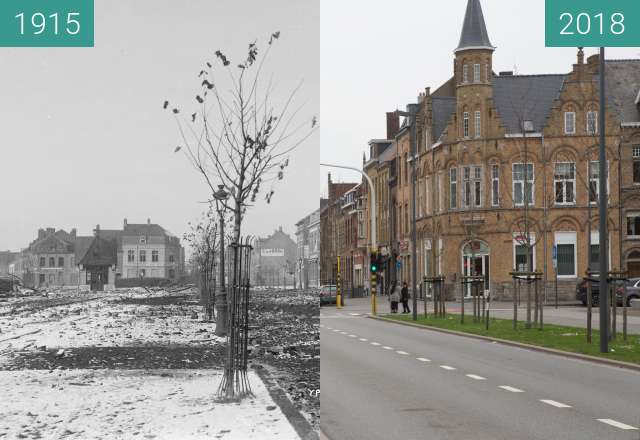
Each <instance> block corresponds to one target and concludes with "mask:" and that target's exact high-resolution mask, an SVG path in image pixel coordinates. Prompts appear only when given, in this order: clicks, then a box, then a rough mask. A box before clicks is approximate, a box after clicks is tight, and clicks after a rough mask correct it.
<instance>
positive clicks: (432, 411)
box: [320, 308, 640, 440]
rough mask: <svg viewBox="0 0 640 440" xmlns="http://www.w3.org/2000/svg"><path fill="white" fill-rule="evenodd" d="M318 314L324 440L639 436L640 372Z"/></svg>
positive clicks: (348, 314) (329, 311)
mask: <svg viewBox="0 0 640 440" xmlns="http://www.w3.org/2000/svg"><path fill="white" fill-rule="evenodd" d="M356 313H358V312H356V311H354V310H353V309H350V308H345V309H343V311H336V310H335V309H334V308H323V309H322V312H321V353H322V366H321V378H320V380H321V383H322V394H321V410H320V411H321V428H322V431H323V433H324V435H325V436H326V438H328V439H329V440H360V439H362V440H377V439H380V440H390V439H392V440H395V439H402V440H414V439H415V440H418V439H421V440H422V439H430V440H438V439H451V440H465V439H473V440H483V439H487V440H499V439H505V440H507V439H508V440H528V439H536V440H538V439H539V440H543V439H544V440H549V439H553V440H563V439H572V440H573V439H576V440H578V439H579V440H588V439H594V440H595V439H597V440H603V439H607V440H608V439H628V440H639V439H640V430H638V427H640V373H638V372H634V371H630V370H624V369H618V368H614V367H609V366H605V365H599V364H592V363H589V362H584V361H579V360H573V359H567V358H563V357H559V356H555V355H549V354H545V353H540V352H534V351H529V350H525V349H521V348H516V347H509V346H505V345H500V344H495V343H490V342H484V341H479V340H475V339H470V338H465V337H461V336H454V335H446V334H442V333H438V332H432V331H427V330H422V329H416V328H411V327H407V326H401V325H397V324H392V323H386V322H380V321H375V320H372V319H369V318H366V317H365V316H364V315H361V314H358V315H355V314H356Z"/></svg>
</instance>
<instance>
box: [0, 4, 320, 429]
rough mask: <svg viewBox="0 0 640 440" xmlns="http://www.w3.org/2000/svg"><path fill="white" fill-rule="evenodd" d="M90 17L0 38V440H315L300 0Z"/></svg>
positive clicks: (307, 112) (312, 109) (312, 248)
mask: <svg viewBox="0 0 640 440" xmlns="http://www.w3.org/2000/svg"><path fill="white" fill-rule="evenodd" d="M62 3H63V2H61V4H62ZM92 3H93V2H92ZM24 4H25V5H26V3H24ZM39 14H40V13H35V14H33V16H32V17H31V19H30V20H27V24H28V25H30V24H33V26H40V25H41V23H40V18H39V17H40V15H42V16H44V17H45V18H46V20H47V21H46V25H47V26H53V24H51V20H53V19H54V18H55V19H57V16H55V14H52V15H48V13H44V14H40V15H39ZM70 16H72V17H75V18H74V20H75V19H77V20H78V21H79V22H80V23H81V25H82V26H85V25H86V22H83V21H82V20H83V19H86V18H87V17H83V16H81V15H77V16H73V15H70ZM11 18H13V17H11ZM93 18H94V20H95V22H94V27H95V36H94V45H93V47H2V48H0V64H2V66H3V68H2V73H1V78H2V81H0V94H1V95H2V96H3V101H4V103H5V105H3V108H2V109H1V110H0V118H1V119H2V121H3V122H2V132H3V138H4V139H3V145H2V147H1V149H0V151H1V153H0V167H1V168H2V171H1V172H0V187H1V188H2V196H1V198H0V206H1V208H0V213H1V214H0V438H2V439H236V440H245V439H291V440H294V439H313V438H318V434H317V431H318V430H319V422H320V421H319V411H320V400H319V394H320V382H319V380H320V351H319V348H320V345H319V344H320V341H319V300H318V290H319V289H318V287H319V276H318V273H319V269H318V261H319V243H320V238H319V194H320V189H319V184H318V181H317V179H316V178H315V176H317V173H318V171H317V170H318V161H319V127H320V121H319V99H320V95H319V93H320V89H319V87H320V84H319V2H318V1H303V2H300V1H293V0H275V1H271V2H261V1H254V0H243V1H239V2H237V1H227V0H221V1H209V0H193V1H188V2H175V1H169V0H153V1H151V0H142V1H139V0H136V1H118V2H113V1H108V0H95V11H94V17H93ZM3 23H4V22H3ZM23 26H24V24H23ZM44 26H45V22H42V28H40V29H36V30H35V31H34V33H35V34H38V33H39V32H41V31H43V28H44ZM55 26H58V23H57V22H56V23H55ZM26 31H27V32H28V31H29V29H28V28H27V30H26ZM56 32H57V27H56ZM310 176H313V178H310Z"/></svg>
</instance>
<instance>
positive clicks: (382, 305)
mask: <svg viewBox="0 0 640 440" xmlns="http://www.w3.org/2000/svg"><path fill="white" fill-rule="evenodd" d="M376 300H377V313H378V315H386V314H388V313H389V312H390V306H391V305H390V303H389V300H388V298H387V297H386V296H377V297H376ZM344 302H345V307H344V308H343V309H342V313H351V314H364V315H368V314H371V298H370V297H367V298H346V299H345V301H344ZM412 304H413V303H412V302H411V301H409V306H410V307H413V305H412ZM427 307H428V313H429V314H431V313H433V302H431V301H429V302H428V303H427ZM464 309H465V315H470V314H472V313H473V303H472V302H471V301H465V305H464ZM321 310H322V314H323V315H327V314H330V313H335V311H336V307H335V306H325V307H322V309H321ZM401 310H402V309H401ZM617 310H618V314H617V315H618V318H617V328H618V331H620V332H622V308H621V307H618V309H617ZM446 311H447V313H460V303H459V302H454V301H447V303H446ZM627 311H628V315H627V319H628V326H627V331H628V332H629V334H640V315H639V314H638V313H637V312H636V311H634V312H632V311H631V310H630V309H627ZM598 313H599V310H598V308H596V307H594V308H593V318H592V325H593V328H594V329H598V328H599V324H600V320H599V317H598ZM418 314H424V302H423V301H420V300H419V301H418ZM490 315H491V317H493V318H503V319H512V318H513V303H512V302H505V301H499V302H492V303H491V309H490ZM525 317H526V304H525V303H522V304H521V305H520V306H519V307H518V320H520V321H522V320H523V319H525ZM544 322H546V323H549V324H557V325H567V326H571V327H581V328H585V327H586V326H587V308H586V307H583V306H582V305H577V303H575V302H569V301H567V302H561V303H559V307H558V308H557V309H556V308H555V305H554V304H547V305H545V307H544Z"/></svg>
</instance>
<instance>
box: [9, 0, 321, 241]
mask: <svg viewBox="0 0 640 440" xmlns="http://www.w3.org/2000/svg"><path fill="white" fill-rule="evenodd" d="M276 30H279V31H281V33H282V34H281V38H280V40H279V41H278V42H277V45H275V46H274V49H273V51H272V53H271V62H270V63H269V65H268V67H267V73H268V74H271V73H273V75H274V79H275V81H276V83H277V87H278V90H279V91H280V92H281V93H282V94H284V93H286V92H289V91H290V90H291V89H292V88H293V87H294V86H295V85H296V84H297V83H298V81H300V80H304V85H303V88H302V90H301V92H300V93H299V94H298V102H299V103H303V102H306V107H305V108H304V109H303V110H302V112H301V113H300V115H301V117H303V116H304V117H305V118H308V120H309V121H310V120H311V117H312V116H313V115H315V114H318V112H319V110H318V108H319V57H318V45H319V8H318V2H317V0H305V1H300V0H270V1H268V2H265V1H262V0H243V1H238V0H216V1H212V0H188V1H186V0H185V1H179V2H178V1H170V0H135V1H133V0H127V1H124V0H118V1H113V0H96V38H95V41H96V47H95V48H84V49H69V48H61V49H12V48H0V65H1V66H2V70H1V72H0V78H2V79H1V81H0V96H1V97H2V103H3V105H2V106H1V107H0V121H2V122H1V123H2V138H1V141H2V146H1V147H0V194H1V195H0V206H1V208H0V211H1V212H2V214H1V215H0V249H2V250H4V249H11V250H19V249H20V248H22V247H25V246H26V245H27V244H28V243H29V242H30V241H31V240H33V239H34V238H35V236H36V235H37V229H38V228H41V227H47V226H51V227H56V228H63V229H66V230H70V229H71V228H74V227H75V228H78V233H79V234H82V235H90V234H91V233H92V230H93V228H94V227H95V225H96V224H100V226H101V227H102V228H103V229H116V228H121V227H122V222H123V219H124V218H125V217H126V218H127V219H128V221H129V222H130V223H143V222H146V219H147V218H148V217H150V218H151V221H152V222H154V223H159V224H161V225H162V226H164V227H165V228H167V229H168V230H170V231H171V232H173V233H174V234H176V235H178V236H180V237H182V234H183V233H184V232H185V231H186V229H187V226H186V224H187V222H188V221H190V220H195V219H197V218H198V217H199V213H200V212H201V211H202V210H203V209H204V206H203V205H199V204H198V203H196V202H197V201H199V200H207V198H208V197H207V195H208V193H207V191H206V188H205V186H204V182H203V181H202V180H201V178H200V177H199V176H198V175H197V174H196V172H195V171H193V170H192V169H191V168H190V165H189V164H188V162H187V160H186V158H185V157H184V156H182V155H181V154H174V153H173V150H174V148H175V147H176V145H179V144H180V138H179V136H178V130H177V126H176V124H175V122H174V121H173V119H172V118H171V117H170V115H169V114H168V113H166V112H164V111H163V110H162V103H163V101H164V99H165V98H167V99H169V100H172V101H173V102H181V103H184V104H185V106H184V108H185V110H186V109H187V108H188V107H189V106H190V105H192V103H194V100H193V97H194V96H195V94H196V93H197V92H199V91H200V88H199V81H198V78H197V75H198V72H199V71H200V69H201V67H202V66H203V65H204V62H205V61H207V60H213V59H214V56H213V54H214V52H215V51H216V50H217V49H222V50H223V52H225V53H226V54H227V55H228V56H229V57H230V58H231V59H232V60H233V59H234V55H236V57H235V60H238V59H239V58H240V57H244V56H245V54H246V46H247V45H248V44H249V43H250V42H252V41H253V40H255V39H258V43H260V42H263V43H265V42H266V40H267V39H268V37H269V35H270V34H271V32H274V31H276ZM187 104H188V105H187ZM195 110H196V108H195V107H194V109H193V111H195ZM318 144H319V135H318V134H316V135H314V137H313V138H311V139H310V140H309V141H307V142H306V143H305V144H304V145H303V146H302V147H301V148H300V149H299V150H297V151H296V152H295V153H294V154H293V155H292V157H291V166H290V167H289V169H288V172H287V174H286V177H285V180H284V181H283V182H280V184H279V185H278V186H277V187H276V195H275V197H274V198H273V200H272V203H271V205H266V203H260V205H259V206H256V207H255V208H253V209H252V210H251V211H250V214H249V215H248V218H247V221H246V226H245V232H246V233H252V234H259V235H262V236H264V235H266V234H269V233H271V232H273V230H275V229H276V227H277V226H279V225H282V226H283V227H284V229H285V231H287V232H289V233H293V232H294V231H295V223H296V222H297V221H298V220H299V219H301V218H302V217H304V216H305V215H307V214H308V213H310V212H311V211H313V210H314V209H317V207H318V198H317V195H318V193H319V191H320V189H319V185H318V183H317V180H316V179H309V178H308V177H309V176H313V175H316V173H317V169H318V168H317V166H318V156H319V153H318Z"/></svg>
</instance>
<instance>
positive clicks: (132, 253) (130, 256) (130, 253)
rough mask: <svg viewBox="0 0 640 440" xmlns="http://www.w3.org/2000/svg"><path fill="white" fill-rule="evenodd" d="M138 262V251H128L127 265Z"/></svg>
mask: <svg viewBox="0 0 640 440" xmlns="http://www.w3.org/2000/svg"><path fill="white" fill-rule="evenodd" d="M135 262H136V251H134V250H133V249H129V250H128V251H127V263H135Z"/></svg>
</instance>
